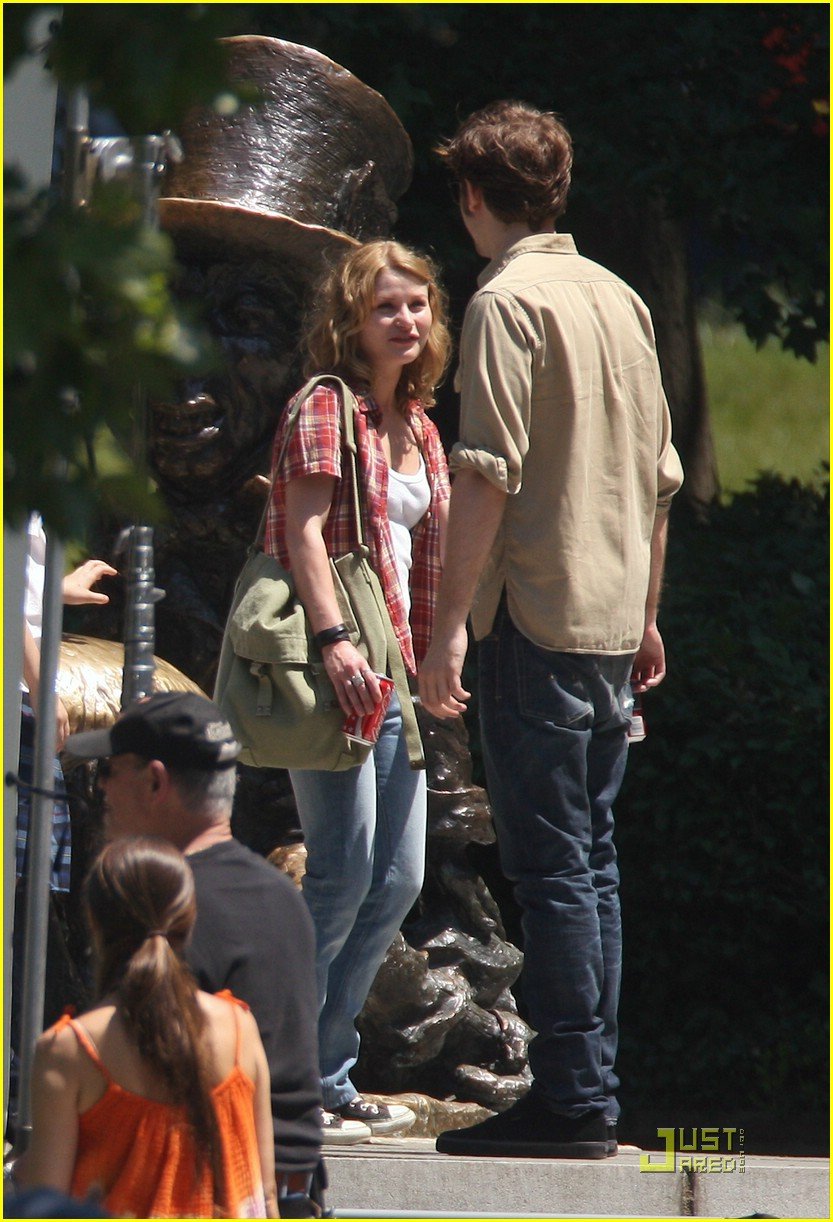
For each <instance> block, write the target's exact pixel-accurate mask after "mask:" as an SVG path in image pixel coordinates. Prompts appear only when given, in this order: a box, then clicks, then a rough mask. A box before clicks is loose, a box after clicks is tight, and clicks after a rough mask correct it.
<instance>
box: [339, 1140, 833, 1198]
mask: <svg viewBox="0 0 833 1222" xmlns="http://www.w3.org/2000/svg"><path fill="white" fill-rule="evenodd" d="M325 1155H326V1163H327V1172H328V1175H329V1180H330V1188H329V1191H328V1194H327V1199H328V1204H329V1205H330V1207H331V1208H332V1209H333V1210H334V1211H335V1214H336V1217H338V1218H369V1217H385V1218H448V1217H453V1218H467V1217H471V1218H490V1217H496V1218H571V1217H584V1218H588V1217H597V1218H647V1217H650V1218H679V1217H713V1218H714V1217H717V1218H741V1217H749V1216H751V1215H754V1214H758V1215H761V1214H769V1215H770V1216H774V1217H780V1218H786V1217H790V1218H829V1217H830V1216H831V1215H830V1165H829V1161H828V1160H827V1159H823V1158H771V1157H767V1156H747V1157H745V1158H744V1159H742V1160H741V1165H742V1169H741V1166H739V1165H738V1164H735V1167H734V1169H730V1168H728V1167H727V1168H725V1169H723V1170H720V1171H718V1170H716V1169H715V1165H714V1164H713V1165H712V1169H711V1170H708V1171H699V1170H692V1169H691V1168H690V1167H689V1166H688V1165H687V1164H686V1163H684V1162H683V1163H682V1164H681V1161H680V1160H681V1156H679V1155H678V1156H677V1166H676V1167H675V1169H674V1170H673V1171H667V1172H666V1171H660V1172H648V1171H646V1170H644V1166H645V1164H646V1162H647V1158H646V1156H645V1155H643V1154H642V1152H641V1151H640V1150H638V1149H637V1148H636V1147H634V1146H622V1147H620V1152H619V1154H618V1155H617V1156H616V1157H615V1158H608V1159H601V1160H579V1159H536V1158H529V1159H527V1158H492V1159H486V1158H460V1157H451V1156H449V1155H443V1154H437V1152H436V1150H435V1149H434V1141H433V1138H427V1137H401V1138H397V1137H387V1138H385V1137H375V1138H373V1139H372V1141H369V1142H365V1143H362V1144H361V1145H356V1146H349V1147H341V1148H330V1147H328V1148H327V1149H326V1150H325ZM650 1157H651V1161H652V1162H656V1161H657V1160H659V1161H661V1159H662V1156H661V1155H659V1154H657V1153H655V1152H654V1153H652V1154H651V1156H650ZM721 1165H722V1164H721Z"/></svg>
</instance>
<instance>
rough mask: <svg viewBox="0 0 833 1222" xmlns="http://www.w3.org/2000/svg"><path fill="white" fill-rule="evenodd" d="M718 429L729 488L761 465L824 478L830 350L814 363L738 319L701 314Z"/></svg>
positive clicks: (742, 484) (744, 483) (741, 486)
mask: <svg viewBox="0 0 833 1222" xmlns="http://www.w3.org/2000/svg"><path fill="white" fill-rule="evenodd" d="M700 336H701V340H702V344H703V359H704V363H705V369H706V385H707V387H708V393H709V403H710V409H711V420H712V431H713V435H714V443H715V448H716V451H717V463H718V471H719V473H720V482H721V486H722V488H723V491H724V492H725V493H732V492H740V491H743V490H745V489H746V488H747V487H748V484H749V481H750V480H752V479H754V478H755V476H756V475H758V474H759V473H760V472H761V471H772V472H775V473H776V474H778V475H782V476H784V477H785V478H787V479H792V478H797V479H799V480H801V481H802V482H803V483H814V482H818V481H819V480H820V479H821V472H822V463H825V462H827V461H828V458H829V446H830V417H829V404H830V349H829V347H828V346H825V347H824V348H822V349H820V350H819V355H818V358H817V360H816V363H815V364H814V365H811V364H810V363H809V361H805V360H799V359H798V358H797V357H795V356H793V354H792V353H791V352H784V351H782V349H781V348H780V347H779V346H778V344H777V343H776V342H775V341H773V340H769V341H767V343H766V344H765V345H764V347H763V348H761V349H756V348H755V345H754V344H753V343H752V341H751V340H750V339H748V337H747V336H746V334H745V333H744V331H743V329H742V328H741V327H740V326H737V325H735V324H733V323H726V322H713V321H710V320H708V319H707V318H706V319H704V320H702V321H701V324H700Z"/></svg>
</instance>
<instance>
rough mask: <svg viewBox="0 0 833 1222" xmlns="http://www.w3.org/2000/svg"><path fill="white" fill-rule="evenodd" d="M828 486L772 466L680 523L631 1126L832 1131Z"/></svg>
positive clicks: (640, 915)
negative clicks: (802, 481)
mask: <svg viewBox="0 0 833 1222" xmlns="http://www.w3.org/2000/svg"><path fill="white" fill-rule="evenodd" d="M828 500H829V496H828V492H827V489H825V490H824V491H823V492H822V491H819V490H816V489H812V488H808V487H804V486H801V485H799V484H798V483H796V482H791V483H787V482H784V481H783V480H781V479H779V478H775V477H763V478H761V479H760V480H759V481H758V482H757V484H756V485H755V487H754V488H752V489H751V490H750V491H749V492H747V493H743V494H739V495H736V496H735V497H734V499H733V500H732V501H731V503H729V504H727V505H725V506H718V507H715V508H714V509H713V510H712V511H711V516H710V518H709V520H708V522H706V523H703V522H698V521H695V520H693V519H691V518H689V517H687V516H685V515H679V516H677V517H675V518H674V520H673V522H672V530H671V538H670V544H669V555H668V563H667V570H666V573H667V576H666V587H665V593H664V596H663V605H662V613H661V620H660V623H661V628H662V631H663V635H664V637H665V640H666V645H667V650H668V661H669V671H668V678H667V680H666V681H665V683H664V684H663V685H662V687H661V688H659V689H658V690H657V691H656V692H653V693H650V694H649V695H648V697H647V698H646V700H645V715H646V721H647V724H648V737H647V739H646V740H645V742H644V743H641V744H638V745H635V746H634V747H632V748H631V759H630V761H629V765H628V772H627V776H626V780H625V784H624V786H623V790H622V793H621V795H620V797H619V801H618V803H617V808H616V813H617V827H618V846H619V856H620V864H621V871H622V905H623V920H624V925H625V974H624V982H623V991H622V1004H621V1011H620V1017H621V1052H620V1061H619V1072H620V1075H621V1078H622V1090H621V1095H620V1099H621V1102H622V1107H623V1117H622V1134H623V1136H624V1138H625V1140H628V1139H629V1138H630V1139H632V1140H633V1139H636V1140H640V1141H642V1142H644V1143H645V1144H648V1145H649V1144H650V1141H651V1137H652V1136H653V1138H654V1144H655V1145H656V1144H657V1143H656V1127H657V1126H658V1125H670V1126H679V1125H689V1124H698V1125H717V1126H721V1125H723V1126H731V1125H738V1126H743V1127H744V1128H745V1130H746V1148H747V1152H749V1153H755V1152H764V1151H769V1152H773V1153H780V1154H786V1153H802V1152H803V1153H818V1154H826V1153H827V1150H828V1146H827V1097H828V1081H829V1078H828V1065H827V1057H828V1035H827V1015H828V1006H827V983H828V934H827V918H828V899H827V896H828V891H827V883H828V792H829V791H828V780H827V772H828V770H827V744H828V718H827V709H828V682H827V680H828V616H827V607H828V554H829V553H828ZM471 729H472V745H473V746H474V747H475V749H476V742H477V731H476V727H475V726H472V727H471ZM478 865H479V866H480V867H481V868H483V869H484V872H486V873H487V874H488V875H489V884H490V886H491V887H492V888H493V890H494V891H495V892H496V894H498V895H499V899H500V902H501V905H502V907H503V908H504V909H505V910H508V911H507V917H508V925H509V926H510V928H511V930H512V933H513V936H515V937H517V936H518V934H519V930H518V928H517V925H516V923H515V919H514V918H515V914H514V912H513V910H512V905H511V898H510V897H509V895H508V893H507V891H506V889H505V887H504V886H503V885H502V883H501V881H500V878H499V876H497V875H496V874H492V873H491V872H490V871H489V863H488V862H487V861H484V860H482V859H481V860H480V861H479V862H478ZM553 949H554V953H556V948H553ZM660 1144H661V1143H660Z"/></svg>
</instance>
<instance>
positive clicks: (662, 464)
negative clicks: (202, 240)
mask: <svg viewBox="0 0 833 1222" xmlns="http://www.w3.org/2000/svg"><path fill="white" fill-rule="evenodd" d="M439 151H440V155H441V156H442V157H443V158H444V160H445V162H446V164H447V166H448V167H449V169H450V171H451V173H452V175H453V177H454V180H455V183H456V184H457V186H458V188H459V201H460V209H461V214H462V219H463V222H464V224H465V226H466V229H467V230H468V232H469V235H470V236H471V238H472V240H473V242H474V245H475V248H476V249H477V251H478V253H479V254H480V255H482V256H484V257H485V258H487V259H489V260H490V262H489V264H488V266H487V267H486V268H485V270H484V271H483V272H482V274H481V276H480V278H479V285H480V288H479V290H478V292H477V293H475V295H474V297H473V298H472V301H471V302H470V304H469V307H468V310H467V312H466V318H465V321H464V325H463V333H462V338H461V351H460V367H459V371H458V375H457V385H458V389H459V391H460V393H461V416H460V440H459V442H458V443H457V444H456V445H455V446H454V448H453V450H452V453H451V468H452V470H453V471H454V472H455V473H456V475H455V481H454V486H453V490H452V496H451V511H450V522H449V537H448V543H447V548H446V555H445V561H444V576H443V581H442V585H441V588H440V594H439V601H438V606H437V612H436V617H435V628H434V637H433V641H432V645H431V648H430V650H429V653H428V656H427V657H426V659H425V661H424V663H423V666H422V668H421V671H420V695H421V698H422V701H423V704H424V705H425V706H426V708H427V709H428V710H429V711H430V712H432V713H434V714H435V715H437V716H440V717H448V716H455V715H457V714H459V713H460V712H462V711H463V710H464V708H465V702H466V700H467V698H468V696H469V693H468V692H467V691H465V689H464V688H463V686H462V683H461V672H462V667H463V662H464V659H465V654H466V647H467V632H466V619H467V617H468V614H469V612H471V618H472V626H473V630H474V635H475V637H476V639H477V640H478V642H479V649H478V660H479V670H480V679H479V683H480V690H479V699H480V723H481V732H482V738H483V751H484V760H485V764H486V770H487V778H488V785H489V794H490V798H491V801H492V807H493V811H494V817H495V825H496V829H497V835H498V843H499V847H500V855H501V864H502V867H503V869H504V872H505V873H506V875H507V877H508V878H509V879H510V880H511V881H512V882H513V884H514V887H515V896H516V899H517V900H518V903H519V905H520V908H521V912H522V919H523V930H524V954H525V963H524V977H523V988H524V997H525V1000H526V1005H527V1011H528V1014H529V1018H530V1022H531V1023H532V1025H533V1027H534V1028H535V1030H536V1032H537V1035H536V1036H535V1038H534V1039H533V1040H532V1042H531V1044H530V1048H529V1059H530V1067H531V1069H532V1073H533V1076H534V1084H533V1087H532V1089H531V1091H530V1093H529V1095H527V1096H526V1097H525V1098H524V1099H522V1100H521V1101H520V1102H519V1103H517V1104H515V1105H514V1106H513V1107H512V1108H510V1109H509V1110H508V1111H507V1112H504V1113H502V1114H500V1115H498V1116H495V1117H492V1118H491V1119H490V1120H487V1121H485V1122H483V1123H482V1124H479V1125H475V1126H474V1127H473V1128H470V1129H462V1130H455V1131H452V1132H449V1133H444V1134H442V1135H441V1136H440V1138H439V1139H438V1141H437V1148H438V1150H440V1151H441V1152H445V1153H451V1154H454V1153H457V1154H494V1155H504V1156H505V1155H517V1156H519V1157H530V1156H531V1157H547V1158H553V1157H572V1158H575V1157H579V1158H604V1157H606V1156H608V1155H610V1154H615V1153H616V1149H617V1145H616V1121H617V1118H618V1114H619V1105H618V1102H617V1100H616V1088H617V1086H618V1079H617V1077H616V1075H615V1072H614V1062H615V1057H616V1045H617V1008H618V999H619V982H620V976H621V945H622V942H621V921H620V915H619V899H618V884H619V875H618V869H617V865H616V851H615V848H614V845H613V813H612V809H611V808H612V803H613V801H614V799H615V797H616V795H617V793H618V791H619V787H620V785H621V781H622V776H623V774H624V769H625V762H626V757H627V734H628V726H629V723H630V713H631V710H632V708H633V695H632V692H633V691H636V692H641V691H645V690H646V689H647V688H649V687H654V686H656V684H658V683H660V682H662V679H663V678H664V675H665V651H664V647H663V642H662V637H661V636H660V633H659V629H658V627H657V619H656V616H657V607H658V602H659V592H660V585H661V579H662V569H663V562H664V557H665V543H666V534H667V521H668V510H669V507H670V503H671V499H672V497H673V495H674V493H675V492H676V491H677V489H678V488H679V487H680V484H681V483H682V469H681V467H680V462H679V458H678V456H677V453H676V451H675V450H674V447H673V445H672V444H671V420H670V415H669V411H668V404H667V402H666V399H665V395H664V392H663V389H662V382H661V378H660V371H659V364H658V361H657V356H656V348H655V344H654V335H653V328H652V325H651V319H650V316H649V313H648V310H647V309H646V307H645V305H644V304H643V302H642V301H641V300H640V299H639V297H638V296H637V295H636V294H635V293H634V292H633V290H632V289H630V288H629V287H628V286H627V285H626V284H625V283H624V282H623V281H621V280H620V279H619V278H618V277H616V276H614V275H613V274H612V273H611V272H609V271H607V270H606V269H605V268H603V267H600V266H599V265H598V264H595V263H592V262H590V261H589V260H588V259H584V258H582V257H581V256H580V255H579V254H578V253H577V251H576V248H575V244H574V242H573V239H572V238H571V237H569V236H568V235H566V234H557V233H556V232H555V221H556V219H557V217H558V216H559V215H560V213H561V212H562V211H563V209H564V205H565V200H566V196H567V192H568V190H569V185H570V170H571V165H572V147H571V142H570V137H569V135H568V133H567V131H566V130H565V128H564V127H563V125H562V124H561V123H560V122H559V121H558V119H556V117H555V116H554V115H551V114H544V113H541V112H539V111H537V110H534V109H533V108H532V107H528V106H526V105H524V104H522V103H517V102H499V103H496V104H494V105H493V106H490V107H487V108H486V109H485V110H482V111H479V112H477V113H476V114H474V115H472V116H471V117H470V118H469V119H468V120H466V121H465V123H463V124H462V126H461V128H460V129H459V130H458V132H457V134H456V135H455V136H454V137H453V139H452V140H450V141H449V142H448V143H447V144H445V145H444V146H443V147H442V148H441V149H440V150H439Z"/></svg>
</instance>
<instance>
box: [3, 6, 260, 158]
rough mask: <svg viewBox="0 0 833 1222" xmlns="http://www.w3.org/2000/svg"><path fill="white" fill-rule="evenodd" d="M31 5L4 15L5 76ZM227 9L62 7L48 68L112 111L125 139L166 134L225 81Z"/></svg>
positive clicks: (230, 10)
mask: <svg viewBox="0 0 833 1222" xmlns="http://www.w3.org/2000/svg"><path fill="white" fill-rule="evenodd" d="M44 7H45V6H43V5H37V4H12V5H7V6H6V7H5V9H4V14H3V16H4V39H5V42H4V46H5V57H4V59H5V62H4V69H5V71H6V72H8V71H9V69H10V68H11V67H12V66H13V65H14V63H15V62H16V60H17V58H18V57H19V56H21V55H23V54H25V53H26V50H27V42H26V28H27V25H28V23H29V21H30V19H31V17H32V14H33V12H34V11H35V10H37V9H43V8H44ZM236 17H237V13H236V10H235V7H234V6H233V5H225V4H220V5H215V4H66V5H64V6H63V9H62V11H61V17H60V21H59V22H58V23H56V26H55V29H54V33H53V36H52V38H51V41H50V45H49V48H48V61H47V62H48V65H49V68H50V71H51V72H52V74H53V76H54V77H55V79H56V80H57V81H59V82H60V84H61V85H63V86H64V87H65V88H67V89H71V88H73V87H75V86H82V87H84V88H85V89H86V90H87V93H88V95H89V98H90V102H91V104H92V105H93V106H102V107H105V108H106V109H107V110H108V111H110V112H111V113H112V115H113V116H114V118H115V119H116V121H117V122H118V123H119V125H120V126H121V128H122V131H123V134H125V135H128V136H143V135H149V134H151V133H158V132H161V131H163V130H165V129H166V128H172V127H174V126H175V125H176V123H177V122H178V121H179V120H180V119H181V118H182V116H183V115H184V114H185V113H186V111H187V110H188V109H189V108H190V107H191V106H194V105H196V104H198V103H203V104H208V103H210V102H211V101H212V100H213V98H214V97H215V95H216V94H217V92H218V91H219V89H220V88H221V87H222V86H223V84H224V81H225V63H226V55H225V50H224V48H223V47H222V46H221V45H220V44H219V43H218V42H217V41H216V40H217V39H218V38H220V37H222V36H223V35H227V34H231V33H234V32H235V29H234V27H235V18H236Z"/></svg>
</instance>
